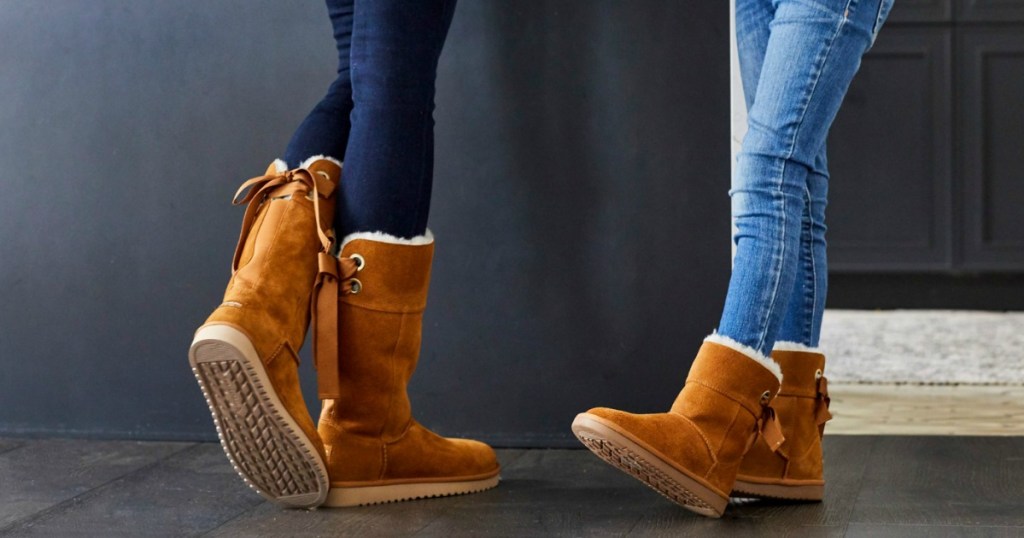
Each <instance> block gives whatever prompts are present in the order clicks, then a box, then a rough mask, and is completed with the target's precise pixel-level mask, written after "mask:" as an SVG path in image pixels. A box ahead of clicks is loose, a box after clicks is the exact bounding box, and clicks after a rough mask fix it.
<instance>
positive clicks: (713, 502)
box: [572, 335, 782, 517]
mask: <svg viewBox="0 0 1024 538" xmlns="http://www.w3.org/2000/svg"><path fill="white" fill-rule="evenodd" d="M740 349H744V350H747V349H749V348H745V347H744V346H741V345H740V344H737V343H735V342H733V341H731V340H728V339H726V338H724V337H721V336H719V335H711V336H709V337H708V338H707V339H706V340H705V341H704V345H703V346H701V348H700V352H699V353H698V354H697V358H696V359H695V360H694V362H693V366H692V367H691V368H690V374H689V376H687V378H686V385H685V386H684V387H683V390H682V392H680V393H679V396H678V397H677V398H676V401H675V403H673V404H672V409H671V410H670V411H669V412H668V413H656V414H646V415H635V414H632V413H626V412H623V411H616V410H614V409H608V408H602V407H599V408H596V409H591V410H590V411H587V412H586V413H581V414H579V415H578V416H577V417H576V420H575V421H573V423H572V430H573V433H575V434H576V437H578V438H579V439H580V441H582V442H583V444H584V445H586V446H587V448H589V449H590V450H592V451H593V452H594V453H595V454H597V456H598V457H600V458H601V459H603V460H605V461H606V462H608V463H610V464H611V465H613V466H615V467H618V468H619V469H620V470H622V471H625V472H626V473H629V474H630V475H632V476H633V477H634V478H637V479H638V480H640V481H641V482H644V483H645V484H647V485H648V486H650V487H652V488H654V489H655V490H656V491H658V492H659V493H661V494H662V495H664V496H665V497H667V498H668V499H669V500H671V501H673V502H675V503H677V504H679V505H681V506H682V507H683V508H686V509H688V510H692V511H693V512H696V513H698V514H701V515H704V516H710V517H719V516H721V515H722V512H723V511H724V510H725V506H726V505H727V504H728V502H729V492H730V491H732V486H733V481H734V480H735V479H736V471H737V470H738V469H739V466H740V461H741V460H742V458H743V455H744V454H745V453H746V452H747V450H748V449H749V448H750V445H751V443H752V442H753V441H754V439H756V437H757V434H758V432H762V433H763V434H764V436H765V438H766V439H770V440H772V441H773V442H774V443H776V444H781V443H782V434H781V432H780V431H779V426H778V422H777V421H776V419H775V415H774V411H773V410H772V408H771V402H772V399H773V398H774V397H775V394H776V393H777V392H778V390H779V374H778V373H777V372H778V367H777V366H776V365H775V364H774V363H772V362H771V360H770V359H767V358H765V357H758V355H760V354H758V353H756V352H754V351H753V350H749V351H750V353H743V352H741V351H740ZM754 357H757V358H754Z"/></svg>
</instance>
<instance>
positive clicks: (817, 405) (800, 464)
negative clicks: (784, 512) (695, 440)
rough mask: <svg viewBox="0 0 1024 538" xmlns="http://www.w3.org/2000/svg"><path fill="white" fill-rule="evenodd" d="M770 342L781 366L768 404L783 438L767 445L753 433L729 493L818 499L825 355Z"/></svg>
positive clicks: (824, 416)
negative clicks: (779, 381)
mask: <svg viewBox="0 0 1024 538" xmlns="http://www.w3.org/2000/svg"><path fill="white" fill-rule="evenodd" d="M796 349H797V348H794V347H793V346H788V345H786V344H776V347H775V350H774V351H772V358H773V359H775V362H778V363H779V366H781V367H782V390H780V391H779V396H778V397H777V398H776V399H775V403H774V404H773V406H774V407H775V409H776V411H777V412H778V414H779V422H780V423H781V425H782V433H783V435H785V436H786V442H784V443H782V446H780V447H779V448H778V450H776V451H772V450H771V449H770V448H769V447H768V444H767V443H766V442H765V441H764V439H762V438H759V439H758V440H757V441H755V442H754V446H752V447H751V448H750V452H747V455H746V456H744V457H743V463H742V464H741V465H740V471H739V474H738V475H737V476H736V484H734V485H733V488H732V493H733V496H734V497H771V498H776V499H790V500H804V501H820V500H821V499H822V498H823V497H824V495H825V477H824V474H823V469H822V464H823V460H822V454H821V438H822V435H823V434H824V433H825V422H827V421H828V420H829V419H830V418H832V415H831V414H830V413H829V411H828V405H829V398H828V381H827V380H826V379H825V376H824V374H823V372H824V370H825V356H824V355H822V354H821V353H817V352H814V351H810V350H809V349H808V350H796Z"/></svg>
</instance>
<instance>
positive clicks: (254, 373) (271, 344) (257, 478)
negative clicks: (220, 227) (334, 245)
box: [189, 159, 341, 507]
mask: <svg viewBox="0 0 1024 538" xmlns="http://www.w3.org/2000/svg"><path fill="white" fill-rule="evenodd" d="M284 168H285V166H284V164H283V163H282V162H280V161H275V163H274V164H272V165H271V166H270V168H269V169H268V170H267V173H266V174H265V175H264V176H261V177H257V178H253V179H251V180H249V181H247V182H245V183H244V184H243V185H242V188H240V189H239V192H238V194H241V193H243V192H245V191H246V189H248V192H247V193H246V195H245V197H243V198H242V199H241V200H238V194H236V195H235V196H236V202H235V203H237V204H242V203H246V202H248V203H249V205H248V207H247V208H246V212H245V218H244V220H243V223H242V233H241V236H240V237H239V240H238V246H237V248H236V250H235V257H234V261H233V263H232V275H231V280H230V281H229V282H228V287H227V291H226V292H225V293H224V301H223V302H222V303H221V304H220V306H219V307H217V309H216V310H214V311H213V313H212V314H210V317H209V318H208V319H207V320H206V323H205V324H203V326H202V327H200V328H199V330H197V331H196V334H195V338H194V340H193V341H192V347H191V349H190V350H189V363H190V364H191V365H192V371H193V372H194V373H195V375H196V379H198V380H199V386H200V388H202V390H203V394H204V395H205V396H206V401H207V403H208V404H209V406H210V412H211V413H212V414H213V420H214V423H215V424H216V426H217V434H218V436H219V437H220V440H221V444H222V445H223V446H224V451H225V452H226V453H227V455H228V458H230V460H231V463H232V464H233V465H234V467H235V470H236V471H238V474H240V475H241V476H242V478H243V479H244V480H245V482H246V483H247V484H249V486H250V487H252V488H253V489H255V490H256V491H257V492H258V493H259V494H260V495H263V496H264V497H266V498H267V499H270V500H272V501H276V502H278V503H281V504H283V505H286V506H295V507H312V506H318V505H320V504H321V503H323V501H324V499H326V498H327V490H328V478H327V467H326V465H325V463H324V460H325V457H324V450H323V444H322V443H321V442H320V437H319V436H318V435H317V432H316V427H315V425H314V424H313V420H312V418H311V417H310V415H309V410H308V409H307V408H306V403H305V401H304V400H303V398H302V390H301V388H300V387H299V378H298V364H299V358H298V351H299V348H300V347H301V346H302V341H303V339H304V338H305V334H306V328H307V327H308V325H309V319H310V294H311V291H312V288H313V281H314V278H316V276H317V270H318V268H317V253H318V251H322V250H324V249H328V248H330V243H331V239H330V234H329V232H325V231H324V230H330V229H331V228H330V227H331V223H332V220H333V218H334V196H333V195H334V191H335V189H336V187H337V184H338V180H339V178H340V175H341V167H340V166H339V165H338V164H336V163H334V162H332V161H330V160H327V159H319V160H315V162H312V163H308V166H304V167H302V168H298V169H295V170H285V169H284ZM317 216H319V219H320V222H319V223H318V222H317Z"/></svg>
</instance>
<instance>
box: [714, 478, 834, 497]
mask: <svg viewBox="0 0 1024 538" xmlns="http://www.w3.org/2000/svg"><path fill="white" fill-rule="evenodd" d="M732 496H733V497H751V498H756V499H781V500H786V501H808V502H820V501H821V500H822V499H824V498H825V485H824V484H765V483H760V482H753V481H751V480H743V479H741V478H737V479H736V483H735V484H733V486H732Z"/></svg>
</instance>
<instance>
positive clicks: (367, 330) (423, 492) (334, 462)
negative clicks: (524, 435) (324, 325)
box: [318, 233, 499, 506]
mask: <svg viewBox="0 0 1024 538" xmlns="http://www.w3.org/2000/svg"><path fill="white" fill-rule="evenodd" d="M433 253H434V244H433V239H432V238H431V237H430V236H429V233H428V235H427V236H424V237H417V238H413V239H397V238H394V237H391V236H385V235H384V234H379V233H368V234H354V235H351V236H349V237H348V238H346V239H345V241H344V242H343V245H342V249H341V254H340V257H341V260H342V261H343V262H345V261H346V260H355V261H356V265H357V266H358V267H359V269H358V272H356V273H355V275H354V278H351V279H348V280H345V281H344V282H343V283H342V289H343V290H345V291H347V293H343V295H342V297H341V299H340V304H339V308H338V325H339V329H338V345H339V346H340V347H339V353H338V355H339V363H338V365H337V374H336V376H335V377H334V378H333V379H330V378H328V377H327V374H326V373H327V372H328V371H329V370H330V368H329V367H328V365H326V364H323V363H322V362H320V361H319V359H318V363H319V366H318V369H319V374H318V376H319V379H320V380H321V381H322V383H321V397H322V398H324V402H323V411H322V413H321V415H320V426H319V430H320V436H321V437H322V438H323V441H324V445H325V446H326V448H327V465H328V470H329V473H330V477H331V490H330V494H329V495H328V497H327V501H326V503H325V504H326V505H327V506H356V505H365V504H376V503H385V502H392V501H402V500H410V499H419V498H424V497H439V496H445V495H456V494H462V493H472V492H476V491H482V490H485V489H488V488H491V487H494V486H495V485H497V483H498V471H499V468H498V461H497V458H496V457H495V454H494V451H493V450H491V448H490V447H489V446H487V445H485V444H483V443H480V442H477V441H469V440H465V439H447V438H444V437H441V436H439V435H437V434H435V433H433V432H431V431H430V430H428V429H426V428H424V427H423V426H421V425H420V424H419V423H418V422H416V420H414V419H413V418H412V410H411V407H410V403H409V396H408V394H407V392H406V386H407V384H408V382H409V378H410V377H411V376H412V374H413V371H414V370H415V369H416V362H417V360H418V358H419V351H420V335H421V331H422V324H423V310H424V308H425V307H426V301H427V288H428V287H429V284H430V265H431V261H432V258H433Z"/></svg>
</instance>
